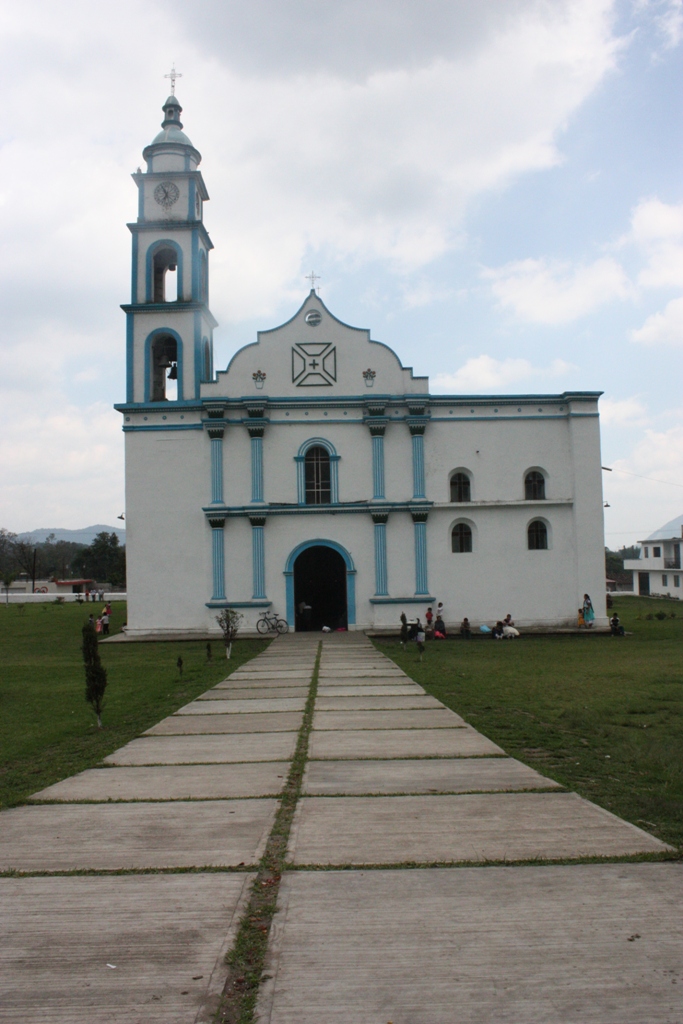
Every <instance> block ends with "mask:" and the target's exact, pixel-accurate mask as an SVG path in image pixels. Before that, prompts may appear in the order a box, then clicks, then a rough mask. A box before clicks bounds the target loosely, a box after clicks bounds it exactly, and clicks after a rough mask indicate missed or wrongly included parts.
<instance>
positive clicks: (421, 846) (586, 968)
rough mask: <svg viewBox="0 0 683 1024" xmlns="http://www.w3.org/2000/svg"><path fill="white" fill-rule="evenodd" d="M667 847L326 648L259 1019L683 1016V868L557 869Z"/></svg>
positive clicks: (373, 665) (291, 1023)
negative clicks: (574, 861)
mask: <svg viewBox="0 0 683 1024" xmlns="http://www.w3.org/2000/svg"><path fill="white" fill-rule="evenodd" d="M666 849H667V847H665V845H664V844H663V843H661V842H660V841H659V840H657V839H655V838H653V837H652V836H650V835H648V834H647V833H646V832H643V831H641V830H640V829H638V828H636V827H635V826H633V825H630V824H628V823H627V822H624V821H621V820H620V819H619V818H616V817H615V816H614V815H612V814H610V813H609V812H607V811H605V810H603V809H602V808H599V807H597V806H596V805H595V804H592V803H589V802H588V801H586V800H583V799H581V798H580V797H578V796H577V795H576V794H573V793H567V792H564V791H562V790H561V789H560V787H558V786H557V785H556V784H555V783H554V782H552V781H550V780H549V779H546V778H544V777H543V776H541V775H539V774H538V773H537V772H535V771H534V770H533V769H531V768H529V767H527V766H526V765H523V764H521V763H520V762H518V761H516V760H514V759H513V758H510V757H506V756H505V755H504V752H503V751H502V750H501V749H500V748H499V747H497V746H496V745H495V744H494V743H492V742H491V741H490V740H488V739H486V738H485V737H484V736H482V735H481V734H479V733H478V732H476V731H475V730H474V729H472V728H470V727H469V726H467V725H466V723H465V722H463V720H462V719H461V718H460V717H459V716H458V715H456V714H455V713H454V712H452V711H450V710H449V709H447V708H445V707H444V706H443V705H441V704H440V703H439V702H438V701H436V700H435V699H434V698H432V697H429V696H427V695H426V694H425V692H424V690H423V689H422V688H421V687H420V686H418V685H417V684H416V683H414V682H412V681H411V680H410V679H409V678H408V677H407V676H405V675H404V674H403V673H402V672H401V671H400V669H398V668H397V667H396V666H395V665H394V664H393V662H390V661H389V660H388V659H387V658H385V657H384V656H383V655H382V654H380V653H379V652H378V651H377V650H376V649H375V648H374V647H373V646H372V645H371V644H370V643H369V641H368V640H367V639H366V638H364V637H361V636H357V635H355V636H354V635H349V636H343V637H336V636H331V637H328V638H326V639H325V641H324V647H323V655H322V659H321V665H320V673H319V686H318V698H317V701H316V713H315V717H314V728H313V732H312V734H311V740H310V744H309V762H308V766H307V769H306V774H305V779H304V796H303V798H302V799H301V801H300V803H299V806H298V808H297V811H296V816H295V821H294V825H293V828H292V833H291V837H290V844H289V852H288V857H289V861H290V863H291V864H292V866H293V867H294V868H298V869H302V868H304V869H307V870H291V871H289V872H287V873H286V874H285V876H284V878H283V882H282V885H281V888H280V896H279V904H278V907H279V913H278V915H276V919H275V920H276V927H275V928H274V929H273V932H272V935H271V946H270V955H269V962H268V964H267V969H266V975H267V976H269V977H270V980H269V981H267V982H266V984H265V985H264V986H263V988H262V993H261V1000H260V1004H259V1014H260V1016H259V1019H260V1020H261V1021H262V1022H264V1024H320V1021H325V1022H326V1024H342V1022H343V1024H454V1022H456V1021H457V1022H458V1024H475V1022H476V1024H496V1022H500V1024H512V1022H515V1024H541V1022H543V1024H545V1022H548V1024H551V1022H552V1024H570V1022H571V1024H588V1022H596V1024H597V1022H600V1024H605V1022H612V1024H629V1022H633V1024H644V1022H645V1021H647V1022H648V1024H655V1022H657V1024H658V1022H665V1021H666V1022H669V1024H672V1022H674V1021H675V1022H680V1021H682V1020H683V1002H682V999H683V993H682V992H681V985H682V984H683V978H681V974H680V968H681V949H682V948H683V925H682V921H683V918H682V917H681V912H680V911H681V895H683V872H682V871H681V867H680V866H679V865H677V864H667V863H613V864H609V863H596V864H579V863H577V864H573V865H572V864H569V865H566V864H557V865H553V864H552V863H547V862H548V861H553V860H561V861H566V860H569V861H571V860H572V859H576V858H586V857H622V856H624V855H632V854H638V853H647V852H655V851H663V850H666ZM507 861H531V862H532V863H531V864H528V865H524V866H522V865H520V866H505V863H506V862H507ZM533 862H535V863H533ZM436 864H438V865H439V867H434V866H433V865H436ZM469 864H473V865H474V864H479V865H482V866H479V867H470V866H467V865H469ZM456 865H458V866H456ZM483 865H486V866H483ZM499 865H501V866H499ZM320 867H322V868H325V869H326V870H311V868H320ZM330 868H332V870H330ZM335 868H336V869H337V870H334V869H335ZM339 869H343V870H339Z"/></svg>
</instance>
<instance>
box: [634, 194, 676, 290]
mask: <svg viewBox="0 0 683 1024" xmlns="http://www.w3.org/2000/svg"><path fill="white" fill-rule="evenodd" d="M622 242H631V243H633V244H635V245H636V246H637V247H638V248H640V250H641V251H642V252H643V254H644V255H645V257H646V264H645V266H644V267H643V269H642V270H641V271H640V273H639V274H638V284H640V285H641V286H642V287H643V288H683V203H679V204H669V203H663V202H662V201H661V200H660V199H657V198H656V197H654V198H649V199H643V200H641V202H640V203H638V205H637V206H636V207H635V209H634V210H633V213H632V215H631V230H630V232H629V234H628V235H627V236H626V237H625V238H624V239H622Z"/></svg>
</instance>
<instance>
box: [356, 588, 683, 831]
mask: <svg viewBox="0 0 683 1024" xmlns="http://www.w3.org/2000/svg"><path fill="white" fill-rule="evenodd" d="M614 606H615V610H616V611H617V612H618V614H619V617H620V618H621V622H622V625H624V626H625V628H626V630H627V631H629V632H632V634H633V635H631V636H626V637H623V638H615V637H611V636H603V635H591V634H590V633H586V634H583V635H579V636H573V635H572V636H566V637H563V636H547V637H542V636H529V637H521V638H520V639H519V640H513V641H507V640H505V641H502V642H498V641H493V642H492V641H491V639H490V638H479V637H477V638H475V639H473V640H471V641H469V642H466V641H462V640H461V639H460V637H458V638H457V640H455V641H453V642H450V641H446V642H439V641H434V642H431V643H429V644H428V645H427V649H426V652H425V656H424V661H423V662H422V663H421V664H420V663H419V662H418V655H417V651H416V649H415V647H414V645H412V644H411V645H409V648H408V650H407V651H406V652H403V651H401V648H400V645H399V643H398V641H397V640H376V641H375V643H376V645H377V647H378V648H379V649H380V650H381V651H383V652H384V653H385V654H388V655H389V657H391V658H393V659H394V661H395V662H396V663H397V664H398V665H400V666H401V668H402V669H404V671H406V672H407V673H408V674H409V675H410V676H412V678H413V679H415V680H416V681H417V682H418V683H420V684H421V685H422V686H424V687H425V689H426V690H428V692H429V693H431V694H433V695H434V696H435V697H437V698H438V699H439V700H440V701H443V703H444V704H447V705H448V707H450V708H453V710H454V711H457V712H458V713H459V714H461V715H462V716H463V717H464V718H465V719H466V720H467V721H468V722H469V723H470V724H471V725H473V726H474V727H475V728H476V729H478V730H479V731H480V732H482V733H484V735H486V736H489V737H490V738H491V739H492V740H494V741H495V742H496V743H499V744H500V745H501V746H502V747H503V749H504V750H506V751H507V753H509V754H511V755H512V756H514V757H516V758H518V759H519V760H520V761H524V762H525V763H526V764H529V765H531V766H532V767H533V768H536V769H537V770H538V771H539V772H541V773H542V774H544V775H547V776H549V777H550V778H552V779H555V780H556V781H557V782H560V783H562V784H563V785H565V786H567V788H568V789H572V790H575V791H576V792H577V793H580V794H581V795H582V796H585V797H587V798H588V799H589V800H593V801H595V803H597V804H600V805H601V806H602V807H605V808H607V809H608V810H610V811H613V812H614V813H615V814H618V815H619V816H620V817H622V818H625V819H626V820H627V821H631V822H633V823H634V824H636V825H638V826H639V827H640V828H643V829H645V830H646V831H648V832H651V833H652V834H653V835H655V836H657V837H658V838H660V839H663V840H665V841H666V842H669V843H671V844H672V845H674V846H678V847H679V849H683V602H680V601H667V600H656V599H652V598H650V599H648V598H616V599H615V601H614ZM658 612H665V613H666V614H667V616H670V615H671V614H672V613H673V614H674V615H675V618H669V617H667V618H666V619H664V620H663V621H659V620H657V619H656V618H654V617H653V616H654V615H655V614H656V613H658Z"/></svg>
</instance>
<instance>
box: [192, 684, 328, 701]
mask: <svg viewBox="0 0 683 1024" xmlns="http://www.w3.org/2000/svg"><path fill="white" fill-rule="evenodd" d="M307 696H308V687H307V686H268V687H265V686H262V687H256V686H255V687H253V688H252V687H248V686H244V687H240V688H239V689H238V688H237V687H234V688H233V687H222V688H218V687H215V688H214V689H213V690H207V691H206V693H202V694H201V696H199V697H197V700H239V699H240V698H241V699H242V700H251V698H252V697H260V698H261V699H266V698H268V697H275V698H276V699H277V700H282V698H283V697H307Z"/></svg>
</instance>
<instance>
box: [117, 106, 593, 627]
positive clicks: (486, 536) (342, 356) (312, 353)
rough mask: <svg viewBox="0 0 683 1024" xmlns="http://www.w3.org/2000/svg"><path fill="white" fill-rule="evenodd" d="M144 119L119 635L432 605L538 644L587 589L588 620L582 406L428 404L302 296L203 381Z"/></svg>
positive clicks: (185, 201)
mask: <svg viewBox="0 0 683 1024" xmlns="http://www.w3.org/2000/svg"><path fill="white" fill-rule="evenodd" d="M163 110H164V114H165V118H164V121H163V125H162V131H161V133H160V134H159V135H157V137H156V138H155V139H154V141H153V143H152V144H151V145H150V146H148V147H147V148H146V149H145V151H144V158H145V160H146V164H147V167H146V170H145V171H144V172H138V173H136V174H134V175H133V179H134V181H135V183H136V185H137V187H138V195H139V201H138V217H137V220H136V221H135V222H134V223H132V224H130V225H129V227H130V230H131V232H132V235H133V268H132V295H131V301H130V303H129V304H127V305H125V306H124V307H123V309H124V310H125V313H126V318H127V397H126V401H125V403H123V404H121V405H118V406H117V408H118V409H119V410H120V412H121V413H122V415H123V430H124V432H125V439H126V527H127V531H126V546H127V556H128V557H127V562H128V633H129V634H130V635H133V636H136V635H137V636H144V635H152V634H154V635H163V634H169V633H172V632H177V631H187V632H194V633H196V634H201V633H206V632H208V631H212V630H216V629H217V626H216V623H215V616H216V614H217V612H218V611H219V610H220V609H221V608H224V607H232V608H236V609H239V610H240V612H242V613H243V615H244V616H245V622H244V626H245V627H246V628H247V629H254V627H255V625H256V621H257V619H258V618H259V617H260V616H261V615H262V614H263V612H264V611H265V610H270V611H277V613H278V614H280V615H282V616H285V617H286V618H287V620H288V622H289V624H290V627H291V628H292V629H294V628H295V629H305V628H314V629H319V628H321V626H322V625H328V626H330V627H331V628H340V627H342V628H343V627H346V628H348V629H352V630H353V629H371V628H373V629H382V628H384V629H386V628H396V626H397V623H398V620H399V616H400V613H401V612H402V611H405V612H406V613H407V614H408V615H409V616H414V615H415V614H419V615H420V616H424V612H425V610H426V608H427V606H428V605H432V606H435V605H436V603H437V601H443V602H444V604H445V606H446V610H447V611H446V621H447V623H449V624H455V623H458V622H459V621H460V620H461V619H462V617H463V616H465V615H467V616H468V617H469V618H470V620H471V621H472V622H473V623H475V624H476V623H479V622H491V621H492V620H493V621H495V620H496V619H498V618H500V617H502V616H504V615H505V614H506V612H512V614H513V616H514V618H515V621H516V622H517V624H518V625H521V626H522V627H525V626H538V627H557V626H564V625H573V624H575V622H576V609H577V608H578V607H579V605H580V604H581V601H582V599H583V595H584V593H586V592H588V593H590V594H591V596H592V598H593V601H594V605H595V610H596V615H597V622H598V624H606V622H607V618H606V614H605V605H604V590H605V583H604V550H603V546H604V540H603V502H602V481H601V471H600V431H599V419H598V398H599V394H600V393H599V392H572V393H564V394H559V395H512V396H511V395H505V396H493V395H484V396H476V397H471V396H462V395H432V394H430V393H429V382H428V379H427V378H426V377H416V376H415V375H414V374H413V371H412V370H411V369H409V368H406V367H404V366H402V365H401V363H400V361H399V359H398V357H397V356H396V355H395V353H394V352H393V351H392V350H391V349H390V348H388V347H387V346H386V345H384V344H381V343H379V342H377V341H374V340H373V339H371V337H370V332H369V331H367V330H364V329H360V328H357V327H350V326H348V325H347V324H345V323H342V322H341V321H340V320H338V319H337V318H336V317H335V316H334V315H333V314H332V313H331V312H330V311H329V310H328V309H327V308H326V306H325V305H324V304H323V302H322V301H321V299H320V297H319V296H318V295H317V293H316V291H315V289H311V291H310V293H309V294H308V295H307V296H306V297H305V299H304V302H303V304H302V305H301V307H300V309H299V310H298V311H297V312H295V313H294V315H293V316H292V317H291V319H290V320H288V321H287V323H285V324H282V325H281V326H279V327H275V328H272V329H270V330H265V331H261V332H259V334H258V336H257V340H256V342H255V343H252V344H249V345H246V346H245V347H244V348H242V349H240V350H239V351H238V352H237V353H236V355H235V356H234V357H233V358H232V360H231V362H230V365H229V366H228V368H227V369H226V370H224V371H221V372H218V373H216V372H215V371H214V365H213V328H214V327H215V325H216V322H215V320H214V318H213V316H212V314H211V312H210V310H209V304H208V302H209V269H208V268H209V252H210V250H211V249H212V247H213V246H212V243H211V241H210V239H209V236H208V233H207V231H206V228H205V227H204V221H203V216H204V203H205V202H206V201H207V200H208V198H209V197H208V193H207V190H206V187H205V185H204V181H203V179H202V175H201V172H200V171H199V170H198V166H199V162H200V159H201V157H200V154H199V153H198V152H197V150H196V149H195V148H194V147H193V146H192V144H191V142H190V140H189V139H188V138H187V136H186V135H185V134H184V133H183V132H182V124H181V122H180V112H181V107H180V104H179V103H178V100H177V99H176V97H175V96H169V98H168V99H167V101H166V103H165V104H164V107H163ZM172 280H173V281H174V284H173V286H171V281H172ZM418 346H419V340H416V349H417V348H418ZM303 605H308V606H310V610H307V611H306V613H305V614H302V613H299V611H298V609H299V608H300V607H301V606H303Z"/></svg>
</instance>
